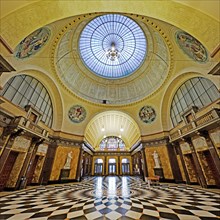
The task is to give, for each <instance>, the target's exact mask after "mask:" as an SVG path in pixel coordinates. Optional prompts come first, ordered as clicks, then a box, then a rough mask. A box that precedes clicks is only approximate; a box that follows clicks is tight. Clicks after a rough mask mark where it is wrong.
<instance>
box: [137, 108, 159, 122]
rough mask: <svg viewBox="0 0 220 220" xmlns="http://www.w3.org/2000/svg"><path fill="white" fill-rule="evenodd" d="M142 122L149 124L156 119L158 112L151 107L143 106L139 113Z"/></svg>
mask: <svg viewBox="0 0 220 220" xmlns="http://www.w3.org/2000/svg"><path fill="white" fill-rule="evenodd" d="M139 117H140V119H141V121H143V122H145V123H147V124H149V123H152V122H153V121H154V120H155V119H156V112H155V110H154V109H153V108H152V107H151V106H148V105H146V106H143V107H142V108H141V109H140V111H139Z"/></svg>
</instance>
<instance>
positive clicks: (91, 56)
mask: <svg viewBox="0 0 220 220" xmlns="http://www.w3.org/2000/svg"><path fill="white" fill-rule="evenodd" d="M79 51H80V55H81V57H82V60H83V62H84V64H85V65H86V66H87V68H88V69H90V70H91V71H92V72H93V73H95V74H96V75H98V76H101V77H105V78H110V79H117V78H121V77H125V76H128V75H130V74H132V73H133V72H134V71H135V70H137V69H138V68H139V67H140V66H141V64H142V63H143V60H144V58H145V56H146V51H147V41H146V37H145V35H144V32H143V31H142V29H141V27H140V26H139V25H138V24H137V23H136V22H135V21H134V20H132V19H130V18H128V17H127V16H124V15H119V14H106V15H102V16H99V17H96V18H95V19H93V20H92V21H90V22H89V23H88V24H87V25H86V26H85V28H84V29H83V31H82V33H81V35H80V39H79Z"/></svg>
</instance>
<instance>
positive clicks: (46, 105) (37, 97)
mask: <svg viewBox="0 0 220 220" xmlns="http://www.w3.org/2000/svg"><path fill="white" fill-rule="evenodd" d="M1 95H2V96H3V97H5V98H6V99H8V100H9V101H11V102H12V103H13V104H15V105H18V106H20V107H22V108H25V106H26V105H31V106H33V107H34V108H35V109H36V110H38V111H39V112H40V113H41V114H42V118H41V121H42V122H44V123H45V124H46V125H47V126H49V127H51V126H52V121H53V107H52V102H51V99H50V96H49V94H48V92H47V90H46V88H45V87H44V86H43V84H42V83H41V82H39V81H38V80H36V79H35V78H33V77H31V76H28V75H19V76H15V77H13V78H11V79H10V80H8V82H7V83H6V85H5V86H4V88H3V90H2V91H1Z"/></svg>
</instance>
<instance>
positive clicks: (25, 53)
mask: <svg viewBox="0 0 220 220" xmlns="http://www.w3.org/2000/svg"><path fill="white" fill-rule="evenodd" d="M49 37H50V30H49V29H48V28H40V29H38V30H36V31H34V32H33V33H31V34H30V35H28V36H27V37H26V38H24V40H22V41H21V42H20V43H19V45H18V46H17V47H16V48H15V52H14V55H15V57H16V58H18V59H24V58H27V57H30V56H32V55H34V54H35V53H36V52H38V51H39V50H40V49H41V48H42V47H43V46H44V45H45V44H46V43H47V41H48V39H49Z"/></svg>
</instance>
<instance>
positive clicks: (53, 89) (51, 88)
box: [1, 69, 63, 129]
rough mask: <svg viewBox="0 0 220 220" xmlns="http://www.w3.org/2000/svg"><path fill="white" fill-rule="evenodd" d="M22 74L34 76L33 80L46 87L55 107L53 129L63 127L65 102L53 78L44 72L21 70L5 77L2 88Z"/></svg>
mask: <svg viewBox="0 0 220 220" xmlns="http://www.w3.org/2000/svg"><path fill="white" fill-rule="evenodd" d="M21 74H25V75H28V76H32V77H33V78H35V79H37V80H38V81H40V82H41V83H42V84H43V85H44V86H45V88H46V89H47V91H48V93H49V95H50V98H51V101H52V105H53V124H52V128H53V129H56V128H60V127H62V121H63V117H62V115H63V100H62V98H61V95H60V92H59V90H58V88H57V86H56V84H55V82H54V81H53V80H52V79H51V77H49V75H48V74H45V73H43V72H40V71H39V70H34V69H26V70H21V71H19V72H16V73H15V74H10V75H9V74H6V75H4V78H3V80H2V83H3V84H2V85H1V86H2V87H3V86H4V84H5V83H6V82H7V81H8V80H9V79H11V78H12V77H14V76H17V75H21ZM57 115H59V116H60V115H61V117H59V118H58V117H57Z"/></svg>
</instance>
